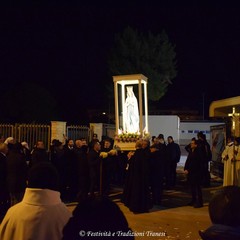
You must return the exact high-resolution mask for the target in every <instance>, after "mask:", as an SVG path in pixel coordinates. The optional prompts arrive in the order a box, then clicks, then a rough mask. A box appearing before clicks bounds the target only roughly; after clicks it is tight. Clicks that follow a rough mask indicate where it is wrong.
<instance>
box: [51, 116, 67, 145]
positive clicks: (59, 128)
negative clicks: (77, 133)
mask: <svg viewBox="0 0 240 240" xmlns="http://www.w3.org/2000/svg"><path fill="white" fill-rule="evenodd" d="M66 124H67V122H60V121H51V142H52V140H53V139H58V140H59V141H61V142H62V143H63V144H65V136H66Z"/></svg>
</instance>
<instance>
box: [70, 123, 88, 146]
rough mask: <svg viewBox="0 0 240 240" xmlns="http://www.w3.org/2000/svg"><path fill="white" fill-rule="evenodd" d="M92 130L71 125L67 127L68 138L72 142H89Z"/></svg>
mask: <svg viewBox="0 0 240 240" xmlns="http://www.w3.org/2000/svg"><path fill="white" fill-rule="evenodd" d="M90 136H91V134H90V129H89V127H86V126H79V125H70V126H67V138H68V139H72V140H74V141H75V140H77V139H82V138H84V139H86V141H87V142H89V140H90Z"/></svg>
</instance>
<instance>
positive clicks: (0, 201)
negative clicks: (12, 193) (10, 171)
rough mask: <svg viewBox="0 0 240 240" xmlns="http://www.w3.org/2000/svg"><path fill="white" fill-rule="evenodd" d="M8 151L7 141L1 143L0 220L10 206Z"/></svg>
mask: <svg viewBox="0 0 240 240" xmlns="http://www.w3.org/2000/svg"><path fill="white" fill-rule="evenodd" d="M7 152H8V147H7V145H6V144H5V143H0V222H1V220H2V218H3V217H4V215H5V213H6V212H7V210H8V208H9V207H10V199H9V193H8V188H7V157H6V154H7Z"/></svg>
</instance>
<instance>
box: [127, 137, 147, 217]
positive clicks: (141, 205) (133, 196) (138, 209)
mask: <svg viewBox="0 0 240 240" xmlns="http://www.w3.org/2000/svg"><path fill="white" fill-rule="evenodd" d="M146 156H147V155H146V152H145V150H144V149H142V142H141V141H138V142H137V143H136V151H135V152H134V154H133V155H132V156H131V155H130V160H129V161H130V162H129V167H128V173H127V181H126V185H125V186H124V192H123V195H124V196H123V203H124V204H125V205H126V206H127V207H128V208H129V209H130V211H132V212H134V213H144V212H149V209H150V208H151V199H150V190H149V185H150V182H149V159H148V158H147V157H146Z"/></svg>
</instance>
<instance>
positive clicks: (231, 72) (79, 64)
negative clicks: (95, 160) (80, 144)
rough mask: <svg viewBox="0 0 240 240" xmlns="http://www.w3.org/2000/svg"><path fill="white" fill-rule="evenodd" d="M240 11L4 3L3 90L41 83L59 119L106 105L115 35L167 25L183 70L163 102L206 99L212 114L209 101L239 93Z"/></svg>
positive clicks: (195, 105)
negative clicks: (132, 29) (51, 99)
mask: <svg viewBox="0 0 240 240" xmlns="http://www.w3.org/2000/svg"><path fill="white" fill-rule="evenodd" d="M239 10H240V9H239V8H236V7H232V8H230V7H224V6H214V7H213V6H211V7H206V6H205V7H202V6H198V5H196V6H178V5H174V7H170V6H161V5H159V4H158V5H154V4H148V5H138V6H136V5H126V4H125V5H124V6H123V5H122V6H115V7H114V6H112V5H104V4H102V5H101V6H100V5H90V4H88V5H87V4H85V5H74V6H73V5H70V4H69V5H66V4H65V5H49V6H43V5H38V6H37V5H35V6H33V5H32V6H24V7H23V6H15V7H13V6H12V7H2V8H1V14H0V32H1V35H0V48H1V51H0V61H1V62H0V81H1V92H2V93H4V92H5V91H6V90H9V89H11V88H12V87H14V86H16V85H21V84H23V83H27V84H28V83H36V84H38V85H40V86H42V87H44V88H45V89H47V91H49V92H50V94H51V95H52V96H53V97H54V99H55V100H56V102H57V105H58V108H59V109H61V115H60V116H59V118H60V119H59V120H66V121H74V120H75V119H76V118H81V117H83V115H84V114H85V112H84V111H86V110H87V109H90V108H102V109H103V110H104V111H107V109H108V98H107V96H106V93H105V85H106V84H112V86H113V82H112V78H111V77H110V76H109V74H108V66H107V59H108V54H109V52H110V50H111V48H112V46H113V43H114V36H115V34H116V33H121V32H122V31H123V30H124V29H125V28H126V27H127V26H130V27H132V28H134V29H137V30H138V31H139V32H144V33H147V32H148V31H151V32H152V33H153V34H155V35H156V34H158V33H160V32H161V31H162V30H163V29H165V31H166V32H167V34H168V36H169V39H170V41H171V43H173V44H174V45H176V48H175V51H176V60H177V70H178V74H177V77H176V78H175V79H174V80H173V84H172V85H171V86H170V87H169V90H168V92H167V94H166V96H164V97H163V98H162V100H161V101H160V102H159V107H165V108H166V107H168V108H179V109H182V108H189V109H196V110H199V111H200V112H201V111H202V110H201V109H202V105H203V104H202V103H203V99H204V106H205V112H206V114H208V109H209V104H210V103H211V101H213V100H218V99H222V98H227V97H233V96H238V95H240V94H239V89H240V87H239V79H240V14H239ZM149 81H151V79H149ZM76 112H78V114H77V113H76Z"/></svg>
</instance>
